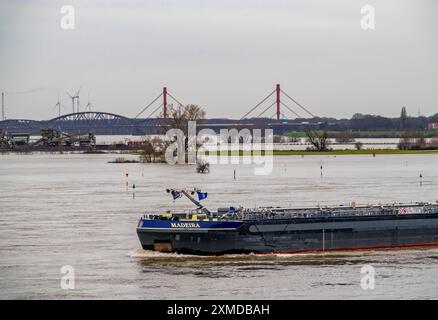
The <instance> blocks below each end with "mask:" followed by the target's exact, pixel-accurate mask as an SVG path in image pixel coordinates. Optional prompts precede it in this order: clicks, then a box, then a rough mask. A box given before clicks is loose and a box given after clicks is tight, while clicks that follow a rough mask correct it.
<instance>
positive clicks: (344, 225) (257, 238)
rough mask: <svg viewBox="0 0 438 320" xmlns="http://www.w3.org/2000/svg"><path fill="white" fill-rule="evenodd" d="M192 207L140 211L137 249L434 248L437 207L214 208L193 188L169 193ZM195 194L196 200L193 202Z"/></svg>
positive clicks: (204, 252)
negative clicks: (211, 208)
mask: <svg viewBox="0 0 438 320" xmlns="http://www.w3.org/2000/svg"><path fill="white" fill-rule="evenodd" d="M167 192H169V193H170V194H172V196H173V198H174V199H177V198H179V197H182V196H186V197H187V198H188V199H189V200H190V201H192V202H193V203H194V204H195V205H196V206H197V208H196V209H194V210H190V211H187V212H170V211H167V212H165V213H162V214H153V213H146V214H144V216H143V217H142V218H141V219H140V220H139V222H138V225H137V234H138V237H139V240H140V243H141V245H142V247H143V249H146V250H156V251H161V252H178V253H188V254H199V255H219V254H227V253H259V254H262V253H300V252H324V251H335V250H366V249H389V248H400V247H419V246H438V204H437V203H411V204H400V203H394V204H388V205H374V206H356V205H354V204H352V205H349V206H333V207H308V208H281V207H259V208H252V209H250V208H242V207H239V208H234V207H227V208H219V209H218V210H217V211H214V212H211V211H209V210H208V209H207V208H205V207H204V206H203V205H202V204H201V202H200V200H202V199H204V198H206V197H207V193H202V192H200V191H199V190H196V189H195V190H192V191H187V190H171V189H168V190H167ZM196 194H197V195H198V197H199V201H198V200H196V199H195V196H196Z"/></svg>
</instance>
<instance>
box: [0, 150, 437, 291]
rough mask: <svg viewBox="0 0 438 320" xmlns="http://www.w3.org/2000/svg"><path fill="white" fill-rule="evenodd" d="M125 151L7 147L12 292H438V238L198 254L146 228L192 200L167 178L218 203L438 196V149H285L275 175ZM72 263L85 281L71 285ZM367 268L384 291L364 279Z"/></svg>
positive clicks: (4, 241)
mask: <svg viewBox="0 0 438 320" xmlns="http://www.w3.org/2000/svg"><path fill="white" fill-rule="evenodd" d="M116 157H117V155H111V154H104V155H85V154H30V155H16V154H4V155H0V298H1V299H349V298H352V299H385V298H389V299H420V298H422V299H437V298H438V248H429V249H409V250H391V251H366V252H365V251H364V252H361V251H355V252H342V253H324V254H321V253H320V254H299V255H261V256H259V255H226V256H219V257H196V256H185V255H177V254H162V253H154V252H147V251H144V250H142V249H141V246H140V244H139V242H138V239H137V235H136V233H135V228H136V224H137V221H138V219H139V217H140V216H141V215H142V213H143V212H145V211H162V210H165V209H174V208H190V207H191V204H190V203H189V202H188V201H187V200H185V199H179V200H177V201H176V202H173V201H172V200H171V198H170V196H169V195H168V194H167V193H165V192H164V190H165V188H167V187H199V188H201V189H202V190H203V191H207V192H208V193H209V195H208V199H207V200H205V205H206V206H207V207H209V208H210V209H214V208H217V207H224V206H229V205H233V206H238V205H243V206H249V207H253V206H262V205H274V206H308V205H318V204H320V205H330V204H340V203H342V204H348V203H350V202H351V201H355V202H356V203H357V204H367V203H369V204H377V203H392V202H394V201H399V202H411V201H414V202H415V201H433V202H435V201H436V200H438V165H437V164H438V155H432V154H431V155H377V156H376V157H373V156H368V155H364V156H337V157H336V156H304V157H301V156H283V157H281V156H280V157H275V158H274V167H273V172H272V173H271V174H269V175H266V176H257V175H255V174H254V167H253V166H252V165H243V164H233V165H232V164H228V165H213V166H212V168H211V172H210V173H209V174H197V173H195V168H194V166H190V165H177V166H170V165H167V164H110V163H108V161H110V160H114V158H116ZM125 157H126V158H130V157H129V156H125ZM132 158H135V157H134V156H132ZM321 166H322V167H323V170H322V175H321V170H320V167H321ZM234 170H236V180H234V178H233V173H234ZM126 172H128V173H129V186H130V187H129V188H128V190H127V189H126V186H125V173H126ZM420 173H421V174H422V176H423V178H422V179H420V178H419V175H420ZM132 184H135V185H136V188H135V197H134V194H133V193H134V190H133V189H132V187H131V186H132ZM63 266H71V267H72V268H73V269H74V289H69V290H66V289H63V288H62V287H61V282H62V277H63V276H64V274H63V273H61V268H62V267H63ZM363 266H371V267H372V268H373V270H374V271H375V273H374V289H372V288H368V290H365V289H364V288H363V286H361V279H362V277H363V276H364V275H363V274H362V273H361V268H362V267H363Z"/></svg>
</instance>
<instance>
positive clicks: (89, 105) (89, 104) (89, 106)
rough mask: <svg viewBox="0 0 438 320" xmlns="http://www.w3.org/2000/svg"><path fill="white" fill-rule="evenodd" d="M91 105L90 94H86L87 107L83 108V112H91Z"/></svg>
mask: <svg viewBox="0 0 438 320" xmlns="http://www.w3.org/2000/svg"><path fill="white" fill-rule="evenodd" d="M92 106H93V105H92V104H91V102H90V93H88V103H87V105H86V106H85V110H87V109H88V111H91V107H92Z"/></svg>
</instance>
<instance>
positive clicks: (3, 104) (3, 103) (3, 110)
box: [2, 92, 6, 120]
mask: <svg viewBox="0 0 438 320" xmlns="http://www.w3.org/2000/svg"><path fill="white" fill-rule="evenodd" d="M2 120H6V119H5V93H4V92H2Z"/></svg>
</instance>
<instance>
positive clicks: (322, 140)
mask: <svg viewBox="0 0 438 320" xmlns="http://www.w3.org/2000/svg"><path fill="white" fill-rule="evenodd" d="M306 136H307V141H308V142H309V143H310V144H311V145H312V147H311V150H314V151H328V150H329V149H328V145H329V141H328V133H327V131H322V132H318V131H314V130H307V131H306Z"/></svg>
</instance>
